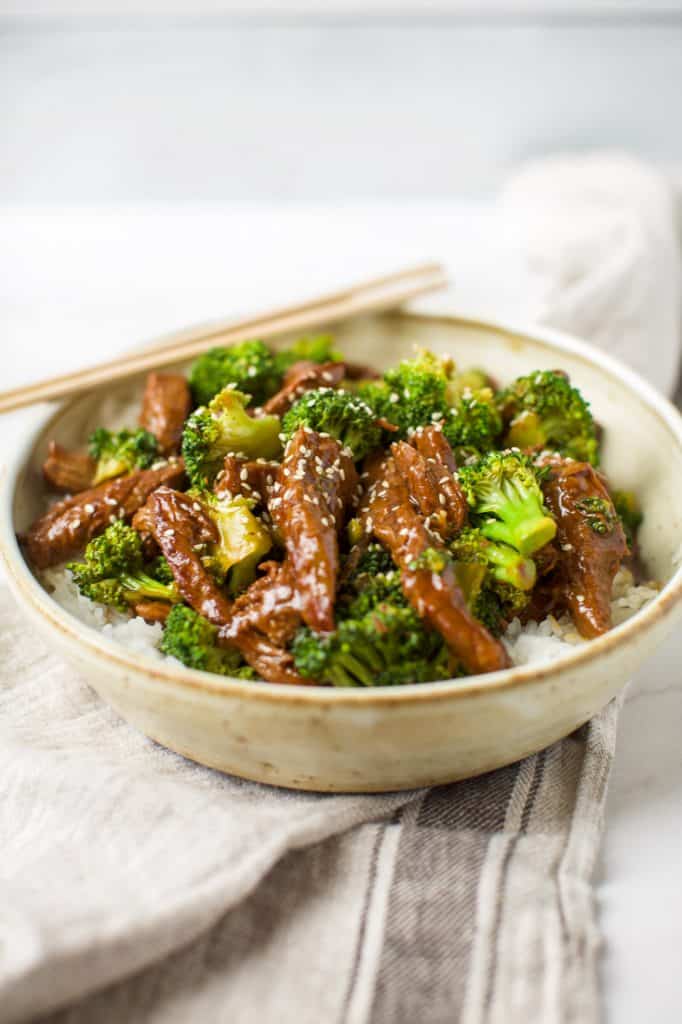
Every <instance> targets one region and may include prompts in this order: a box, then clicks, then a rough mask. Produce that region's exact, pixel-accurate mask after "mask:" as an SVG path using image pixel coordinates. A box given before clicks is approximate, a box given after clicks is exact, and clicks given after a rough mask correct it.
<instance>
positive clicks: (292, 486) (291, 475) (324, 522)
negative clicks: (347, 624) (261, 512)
mask: <svg viewBox="0 0 682 1024" xmlns="http://www.w3.org/2000/svg"><path fill="white" fill-rule="evenodd" d="M356 487H357V474H356V471H355V466H354V465H353V462H352V460H351V458H350V457H349V456H348V455H347V454H345V453H344V452H343V450H342V448H341V445H340V444H339V442H338V441H336V440H334V438H332V437H322V436H320V434H317V433H315V431H313V430H309V429H307V428H305V427H302V428H301V429H300V430H297V431H296V433H295V434H294V436H293V437H292V439H291V441H290V442H289V444H288V446H287V450H286V452H285V455H284V459H283V461H282V464H281V466H280V468H279V472H278V474H277V480H276V482H275V486H274V489H273V497H272V498H271V499H270V503H269V511H270V515H271V516H272V519H273V521H274V523H275V525H276V526H277V527H278V529H279V531H280V533H281V535H282V538H283V540H284V545H285V547H286V551H287V556H288V559H289V562H290V564H291V567H292V569H293V572H294V575H295V578H296V589H297V591H298V593H299V595H300V600H301V615H302V617H303V620H304V622H306V623H307V625H309V626H310V627H311V629H316V630H320V631H331V630H333V629H334V602H335V599H336V586H337V577H338V571H339V544H338V531H339V529H340V528H341V527H342V526H343V523H344V521H345V517H346V512H347V509H348V507H349V505H350V503H351V501H352V499H353V496H354V494H355V490H356Z"/></svg>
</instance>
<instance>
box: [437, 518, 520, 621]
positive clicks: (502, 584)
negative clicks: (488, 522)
mask: <svg viewBox="0 0 682 1024" xmlns="http://www.w3.org/2000/svg"><path fill="white" fill-rule="evenodd" d="M450 554H451V555H452V558H453V559H454V569H455V575H456V577H457V582H458V583H459V585H460V588H461V590H462V592H463V594H464V597H465V600H466V602H467V604H468V606H469V608H470V609H471V612H472V614H473V615H474V616H475V617H476V618H477V619H478V620H479V621H480V622H482V623H483V625H484V626H486V627H487V628H488V629H489V630H490V632H491V633H494V634H495V635H498V634H499V633H500V632H501V630H502V628H503V626H504V625H505V624H506V623H507V622H508V621H509V620H510V619H512V618H514V616H515V615H518V614H519V612H520V611H521V609H522V608H524V607H525V606H526V604H527V603H528V601H529V600H530V591H531V590H532V588H533V587H534V586H535V580H536V577H537V570H536V567H535V562H533V561H532V559H530V558H524V557H523V556H522V555H520V554H519V552H518V551H516V550H515V549H514V548H511V547H509V546H508V545H507V544H499V543H497V542H496V541H491V540H489V539H488V538H487V537H486V536H485V535H484V534H483V533H482V532H481V530H480V529H477V528H475V527H468V528H466V529H464V530H462V532H461V533H460V534H459V535H458V536H457V537H456V538H455V540H454V541H452V542H451V544H450Z"/></svg>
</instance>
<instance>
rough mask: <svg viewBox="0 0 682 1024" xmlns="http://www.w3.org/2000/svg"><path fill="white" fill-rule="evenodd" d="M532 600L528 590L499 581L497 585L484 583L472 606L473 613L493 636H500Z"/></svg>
mask: <svg viewBox="0 0 682 1024" xmlns="http://www.w3.org/2000/svg"><path fill="white" fill-rule="evenodd" d="M529 600H530V595H529V594H528V592H527V591H524V590H519V589H518V588H517V587H512V586H509V585H508V584H505V583H499V584H497V585H496V586H489V585H487V584H484V585H483V586H482V587H481V589H480V591H479V592H478V594H477V595H476V597H475V598H474V599H473V601H472V603H471V605H470V608H471V612H472V614H473V615H474V616H475V617H476V618H477V619H478V620H479V622H482V623H483V625H484V626H485V627H486V629H488V630H489V631H490V632H491V633H492V634H493V636H500V634H501V633H503V632H504V630H505V629H506V627H507V625H508V624H509V623H510V622H511V620H512V619H515V618H517V616H519V615H520V614H521V612H522V611H523V610H524V609H525V608H526V606H527V605H528V602H529Z"/></svg>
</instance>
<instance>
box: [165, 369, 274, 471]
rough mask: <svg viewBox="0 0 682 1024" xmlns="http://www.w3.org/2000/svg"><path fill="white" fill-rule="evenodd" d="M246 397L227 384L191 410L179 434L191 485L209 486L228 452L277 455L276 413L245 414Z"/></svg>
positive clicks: (260, 455)
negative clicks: (207, 400)
mask: <svg viewBox="0 0 682 1024" xmlns="http://www.w3.org/2000/svg"><path fill="white" fill-rule="evenodd" d="M248 404H249V396H248V395H244V394H242V393H241V391H235V390H234V388H230V387H227V388H225V389H224V390H223V391H221V392H220V393H219V394H217V395H216V396H215V398H214V399H213V400H212V401H211V402H210V403H209V404H208V406H201V407H200V408H199V409H195V411H194V412H193V413H192V415H191V416H190V417H189V419H188V420H187V423H186V424H185V429H184V431H183V434H182V455H183V458H184V460H185V469H186V471H187V475H188V477H189V478H190V481H191V483H192V486H193V487H198V488H205V487H210V486H211V484H212V483H213V481H214V480H215V478H216V476H217V475H218V473H219V472H220V470H221V469H222V466H223V461H224V459H225V456H226V455H227V454H229V453H232V454H235V455H245V456H246V457H247V458H250V459H256V458H263V459H271V458H274V457H275V456H276V455H278V454H279V452H280V450H281V443H280V440H279V431H280V421H279V417H278V416H261V417H260V418H258V419H255V418H254V417H252V416H249V414H248V412H247V411H246V407H247V405H248Z"/></svg>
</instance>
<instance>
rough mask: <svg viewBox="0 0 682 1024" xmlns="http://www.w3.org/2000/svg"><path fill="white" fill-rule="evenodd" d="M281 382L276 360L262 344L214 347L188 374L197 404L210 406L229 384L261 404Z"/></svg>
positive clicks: (248, 342) (201, 357)
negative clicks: (214, 398)
mask: <svg viewBox="0 0 682 1024" xmlns="http://www.w3.org/2000/svg"><path fill="white" fill-rule="evenodd" d="M280 383H281V373H280V372H279V370H278V368H277V367H276V365H275V357H274V355H273V353H272V352H271V351H270V349H269V348H268V347H267V345H265V344H264V343H263V342H262V341H258V340H254V341H242V342H240V343H239V344H237V345H228V346H227V347H224V346H222V347H219V348H212V349H210V350H209V351H208V352H205V353H204V354H203V355H201V356H199V358H198V359H197V360H196V362H195V363H194V364H193V365H192V368H191V370H190V373H189V385H190V388H191V390H192V395H193V397H194V401H195V402H196V404H197V405H208V403H209V402H210V401H211V399H212V398H213V397H214V396H215V395H217V394H218V392H219V391H222V390H223V389H224V388H226V387H227V386H228V385H232V387H233V388H238V389H239V390H240V391H245V392H247V393H248V394H249V395H252V396H253V400H254V402H255V403H256V405H260V404H261V403H262V402H264V401H265V399H266V398H269V397H270V395H274V393H275V391H277V389H278V388H279V386H280Z"/></svg>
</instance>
